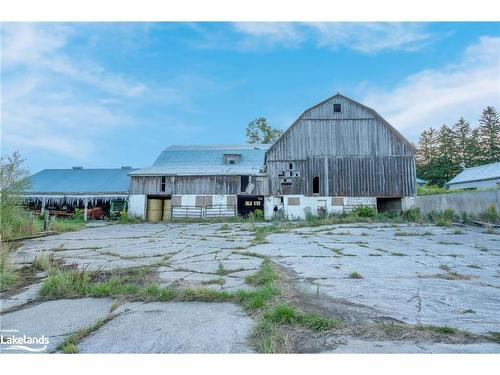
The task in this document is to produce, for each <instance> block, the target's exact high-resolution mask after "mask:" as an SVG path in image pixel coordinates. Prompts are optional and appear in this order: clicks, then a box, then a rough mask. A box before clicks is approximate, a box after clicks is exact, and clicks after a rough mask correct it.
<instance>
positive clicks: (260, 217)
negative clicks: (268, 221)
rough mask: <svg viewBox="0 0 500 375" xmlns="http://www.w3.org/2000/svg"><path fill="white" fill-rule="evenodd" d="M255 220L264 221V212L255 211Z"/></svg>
mask: <svg viewBox="0 0 500 375" xmlns="http://www.w3.org/2000/svg"><path fill="white" fill-rule="evenodd" d="M255 220H258V221H262V220H264V211H262V210H260V209H257V210H255Z"/></svg>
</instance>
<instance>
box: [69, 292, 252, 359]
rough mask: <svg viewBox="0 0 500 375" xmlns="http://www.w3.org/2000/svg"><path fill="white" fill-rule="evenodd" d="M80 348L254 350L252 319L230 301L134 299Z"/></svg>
mask: <svg viewBox="0 0 500 375" xmlns="http://www.w3.org/2000/svg"><path fill="white" fill-rule="evenodd" d="M116 313H117V314H118V316H117V317H116V318H114V319H113V320H111V321H110V322H108V323H107V324H106V325H104V326H103V327H102V328H100V329H99V330H98V331H96V332H94V333H92V334H91V335H90V336H88V337H87V338H86V339H85V340H83V341H82V342H81V343H80V345H79V346H78V350H79V352H80V353H250V352H252V351H253V350H252V348H251V346H250V345H249V343H248V338H249V335H250V333H251V330H252V327H253V322H252V320H251V319H250V318H249V317H248V316H247V315H246V314H245V312H244V311H243V309H242V308H241V307H239V306H236V305H233V304H230V303H198V302H175V303H129V304H126V305H123V306H121V307H120V308H119V309H118V310H117V311H116Z"/></svg>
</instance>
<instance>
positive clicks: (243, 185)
mask: <svg viewBox="0 0 500 375" xmlns="http://www.w3.org/2000/svg"><path fill="white" fill-rule="evenodd" d="M248 181H249V177H248V176H241V189H240V191H241V192H244V191H245V190H247V187H248Z"/></svg>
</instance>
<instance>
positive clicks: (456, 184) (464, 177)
mask: <svg viewBox="0 0 500 375" xmlns="http://www.w3.org/2000/svg"><path fill="white" fill-rule="evenodd" d="M446 185H447V186H448V188H449V189H450V190H457V189H490V188H500V162H497V163H491V164H485V165H480V166H478V167H472V168H465V169H464V170H463V171H462V172H461V173H459V174H458V175H456V176H455V177H454V178H453V179H451V180H450V181H448V182H447V183H446Z"/></svg>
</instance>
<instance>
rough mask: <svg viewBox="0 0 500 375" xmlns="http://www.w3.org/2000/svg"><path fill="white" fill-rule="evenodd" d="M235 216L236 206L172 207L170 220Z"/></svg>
mask: <svg viewBox="0 0 500 375" xmlns="http://www.w3.org/2000/svg"><path fill="white" fill-rule="evenodd" d="M234 216H236V205H214V206H205V207H202V206H172V219H201V218H204V217H206V218H213V217H234Z"/></svg>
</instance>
